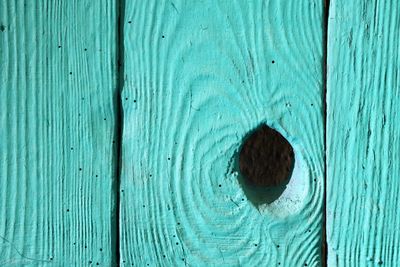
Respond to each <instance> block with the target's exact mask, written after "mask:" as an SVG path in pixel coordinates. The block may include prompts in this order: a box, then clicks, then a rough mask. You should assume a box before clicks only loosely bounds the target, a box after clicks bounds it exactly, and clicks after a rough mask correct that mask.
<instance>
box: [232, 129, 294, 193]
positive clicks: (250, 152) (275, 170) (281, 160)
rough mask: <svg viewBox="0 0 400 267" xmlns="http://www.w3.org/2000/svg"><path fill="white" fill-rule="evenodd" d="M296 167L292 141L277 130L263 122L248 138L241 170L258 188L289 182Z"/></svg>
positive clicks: (240, 166) (242, 155)
mask: <svg viewBox="0 0 400 267" xmlns="http://www.w3.org/2000/svg"><path fill="white" fill-rule="evenodd" d="M293 167H294V152H293V148H292V146H291V145H290V143H289V142H288V141H287V140H286V139H285V138H284V137H283V136H282V135H281V134H280V133H279V132H278V131H276V130H274V129H272V128H270V127H268V126H267V125H265V124H263V125H261V126H260V127H258V128H257V129H256V130H254V131H253V132H252V133H251V134H250V135H249V136H248V137H247V138H246V139H245V140H244V143H243V145H242V147H241V149H240V153H239V169H240V172H241V173H242V175H243V176H244V178H245V181H246V182H247V183H248V184H250V185H252V186H257V187H276V186H282V185H285V184H287V182H288V181H289V179H290V176H291V173H292V171H293Z"/></svg>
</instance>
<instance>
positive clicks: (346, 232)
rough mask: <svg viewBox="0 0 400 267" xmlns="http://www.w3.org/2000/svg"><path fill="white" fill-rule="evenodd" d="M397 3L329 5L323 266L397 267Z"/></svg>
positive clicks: (361, 0) (338, 1)
mask: <svg viewBox="0 0 400 267" xmlns="http://www.w3.org/2000/svg"><path fill="white" fill-rule="evenodd" d="M399 25H400V3H399V1H397V0H388V1H366V0H356V1H344V0H332V1H331V7H330V15H329V35H328V82H327V90H328V95H327V104H328V114H327V140H328V143H327V170H328V177H327V231H328V232H327V242H328V266H399V262H400V250H399V248H400V247H399V238H400V232H399V230H398V229H399V227H400V220H399V211H398V210H399V207H400V198H399V194H400V192H399V190H400V180H399V175H400V165H399V158H400V150H399V146H400V143H399V135H400V127H399V112H398V109H399V103H400V98H399V92H400V80H399V79H400V75H399V69H400V58H399V54H400V50H399V41H400V40H399Z"/></svg>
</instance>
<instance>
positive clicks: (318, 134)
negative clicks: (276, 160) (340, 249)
mask: <svg viewBox="0 0 400 267" xmlns="http://www.w3.org/2000/svg"><path fill="white" fill-rule="evenodd" d="M124 27H125V31H124V38H125V39H124V45H125V52H124V53H125V87H124V91H123V93H122V94H123V95H122V100H123V111H124V127H123V142H122V143H123V146H122V178H121V204H120V205H121V206H120V207H121V215H120V227H121V231H120V234H121V236H120V241H121V244H120V245H121V246H120V247H121V264H122V265H123V266H131V265H134V266H146V265H149V266H185V265H189V266H239V265H240V266H257V265H260V266H267V265H268V266H278V265H281V266H306V265H307V266H319V265H320V264H321V236H322V234H321V227H322V203H323V160H324V158H323V155H324V147H323V129H324V126H323V105H322V102H323V87H324V85H323V78H322V77H323V68H322V62H323V60H322V50H323V30H324V29H323V1H313V0H312V1H310V0H297V1H281V0H271V1H257V0H254V1H253V0H252V1H209V0H205V1H179V0H177V1H173V2H172V1H154V0H153V1H152V0H150V1H136V0H134V1H127V2H126V7H125V20H124ZM263 122H266V123H267V124H268V125H270V126H271V127H274V128H276V129H278V130H279V131H280V132H281V133H282V134H283V135H284V136H285V137H286V138H287V139H288V140H289V141H290V142H291V144H292V146H293V147H294V150H295V154H296V166H295V170H294V176H293V178H292V180H291V181H290V182H289V185H288V188H287V189H286V190H285V191H284V193H283V194H282V196H281V197H280V198H278V200H276V201H274V202H273V203H271V204H268V205H264V206H261V207H258V208H256V207H255V206H253V205H252V204H251V203H250V202H249V201H248V200H247V197H246V195H245V193H244V192H243V190H242V188H241V186H240V183H239V182H238V178H240V177H238V173H237V168H236V166H235V161H236V156H235V155H236V154H237V151H238V148H239V146H240V144H241V142H242V140H243V138H244V136H245V135H246V134H247V133H248V132H249V131H251V130H252V129H254V128H255V127H256V126H258V125H260V123H263Z"/></svg>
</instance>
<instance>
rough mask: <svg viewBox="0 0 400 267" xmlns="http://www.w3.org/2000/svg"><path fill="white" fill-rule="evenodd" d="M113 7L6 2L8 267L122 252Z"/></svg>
mask: <svg viewBox="0 0 400 267" xmlns="http://www.w3.org/2000/svg"><path fill="white" fill-rule="evenodd" d="M115 8H116V4H115V3H114V1H106V0H104V1H103V0H102V1H97V0H96V1H91V0H79V1H75V0H68V1H22V0H18V1H0V59H1V60H0V140H1V143H0V266H88V265H89V263H90V262H92V264H94V265H95V264H96V263H99V264H100V265H101V266H111V265H112V262H113V261H115V259H116V236H115V233H116V229H117V222H116V218H115V208H116V205H115V190H114V188H113V181H114V180H115V173H116V165H117V164H116V159H117V158H116V145H115V144H114V140H116V138H117V137H116V130H115V129H116V127H115V124H116V122H115V118H116V104H115V97H114V94H115V92H116V89H115V88H116V79H115V76H116V58H115V57H116V42H115V37H116V10H115Z"/></svg>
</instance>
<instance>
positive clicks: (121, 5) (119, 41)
mask: <svg viewBox="0 0 400 267" xmlns="http://www.w3.org/2000/svg"><path fill="white" fill-rule="evenodd" d="M115 4H116V6H115V10H116V18H117V23H116V31H115V32H116V36H115V40H116V45H115V47H116V53H115V56H116V60H117V62H116V64H117V65H116V71H117V74H116V90H115V95H114V101H115V102H114V103H115V136H116V144H115V146H116V151H115V153H116V163H115V165H116V167H115V175H114V177H115V178H114V179H115V180H114V182H113V187H114V188H113V189H114V190H113V191H114V196H115V207H114V212H113V216H114V217H113V225H114V227H115V229H114V232H113V233H112V239H113V240H112V243H113V244H114V245H115V252H114V253H113V262H114V263H115V264H116V266H119V264H120V257H121V256H120V247H121V246H120V185H121V167H122V166H121V157H122V155H121V153H122V148H121V147H122V129H123V109H122V99H121V94H122V90H123V87H124V75H125V74H124V72H125V70H124V17H125V16H124V15H125V0H116V2H115Z"/></svg>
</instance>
